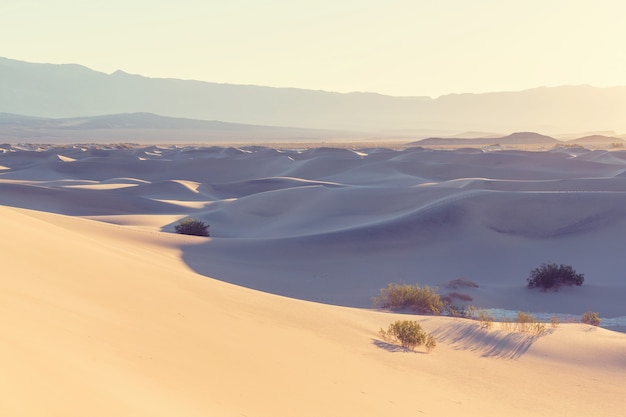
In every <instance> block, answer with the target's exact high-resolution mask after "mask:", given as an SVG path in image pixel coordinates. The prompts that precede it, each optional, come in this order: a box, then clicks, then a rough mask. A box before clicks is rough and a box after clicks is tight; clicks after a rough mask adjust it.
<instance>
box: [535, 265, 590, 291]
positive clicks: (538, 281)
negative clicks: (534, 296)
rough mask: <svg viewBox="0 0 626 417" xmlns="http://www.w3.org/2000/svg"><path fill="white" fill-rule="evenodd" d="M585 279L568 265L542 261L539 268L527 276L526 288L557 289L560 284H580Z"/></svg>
mask: <svg viewBox="0 0 626 417" xmlns="http://www.w3.org/2000/svg"><path fill="white" fill-rule="evenodd" d="M584 280H585V276H584V275H583V274H579V273H577V272H576V271H575V270H574V269H573V268H572V267H571V266H569V265H562V264H561V265H557V264H555V263H543V264H541V266H540V267H539V268H536V269H533V270H532V271H531V272H530V275H529V276H528V278H527V282H528V284H527V287H528V288H531V289H532V288H541V289H542V290H544V291H548V290H554V291H558V289H559V288H560V287H561V286H562V285H570V286H571V285H578V286H580V285H582V283H583V281H584Z"/></svg>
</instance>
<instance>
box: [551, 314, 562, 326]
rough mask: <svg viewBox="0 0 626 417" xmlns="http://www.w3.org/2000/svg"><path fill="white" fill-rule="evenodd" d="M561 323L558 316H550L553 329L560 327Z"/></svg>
mask: <svg viewBox="0 0 626 417" xmlns="http://www.w3.org/2000/svg"><path fill="white" fill-rule="evenodd" d="M559 324H561V322H560V321H559V318H558V317H557V316H552V317H550V325H551V326H552V328H553V329H556V328H557V327H559Z"/></svg>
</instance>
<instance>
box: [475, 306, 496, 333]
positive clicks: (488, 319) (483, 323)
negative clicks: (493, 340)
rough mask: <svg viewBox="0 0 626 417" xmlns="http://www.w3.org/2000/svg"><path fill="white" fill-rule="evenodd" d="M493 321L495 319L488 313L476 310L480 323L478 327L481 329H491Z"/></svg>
mask: <svg viewBox="0 0 626 417" xmlns="http://www.w3.org/2000/svg"><path fill="white" fill-rule="evenodd" d="M495 320H496V318H495V317H494V316H493V314H491V313H490V312H489V311H487V310H483V309H482V308H480V309H478V321H479V322H480V327H482V328H483V329H486V330H489V329H491V328H492V327H493V322H494V321H495Z"/></svg>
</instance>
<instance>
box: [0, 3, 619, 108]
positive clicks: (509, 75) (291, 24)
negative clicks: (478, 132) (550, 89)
mask: <svg viewBox="0 0 626 417" xmlns="http://www.w3.org/2000/svg"><path fill="white" fill-rule="evenodd" d="M625 17H626V1H624V0H584V1H583V0H540V1H536V0H427V1H422V0H384V1H382V0H381V1H379V0H355V1H352V0H314V1H310V0H265V1H261V0H220V1H211V0H176V1H169V0H103V1H100V0H90V1H81V0H20V1H4V2H2V3H1V4H0V39H2V42H1V43H0V56H4V57H7V58H12V59H18V60H23V61H31V62H50V63H79V64H82V65H85V66H88V67H90V68H92V69H95V70H98V71H103V72H107V73H111V72H113V71H115V70H117V69H122V70H124V71H126V72H130V73H136V74H142V75H146V76H151V77H171V78H186V79H196V80H205V81H214V82H225V83H236V84H257V85H267V86H276V87H298V88H310V89H320V90H328V91H339V92H349V91H372V92H379V93H383V94H391V95H430V96H439V95H442V94H447V93H464V92H473V93H479V92H486V91H502V90H509V91H510V90H521V89H526V88H532V87H538V86H543V85H546V86H556V85H564V84H568V85H572V84H591V85H595V86H598V87H606V86H614V85H626V53H625V52H624V42H625V41H626V24H625V23H624V19H625Z"/></svg>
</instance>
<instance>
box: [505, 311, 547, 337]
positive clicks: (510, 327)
mask: <svg viewBox="0 0 626 417" xmlns="http://www.w3.org/2000/svg"><path fill="white" fill-rule="evenodd" d="M554 319H556V317H554V316H553V317H552V319H551V320H550V323H552V327H556V326H557V325H558V319H556V323H557V324H556V325H555V322H554ZM500 327H501V328H502V330H507V331H516V332H520V333H530V334H534V335H537V336H541V335H543V334H544V333H545V332H546V323H542V322H540V321H537V319H535V317H534V316H533V315H531V314H527V313H524V312H521V311H518V312H517V317H515V321H514V322H513V321H511V320H506V321H502V322H501V323H500Z"/></svg>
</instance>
